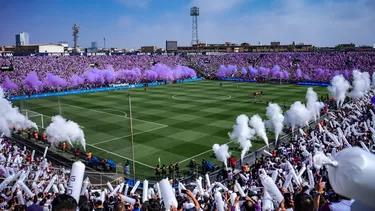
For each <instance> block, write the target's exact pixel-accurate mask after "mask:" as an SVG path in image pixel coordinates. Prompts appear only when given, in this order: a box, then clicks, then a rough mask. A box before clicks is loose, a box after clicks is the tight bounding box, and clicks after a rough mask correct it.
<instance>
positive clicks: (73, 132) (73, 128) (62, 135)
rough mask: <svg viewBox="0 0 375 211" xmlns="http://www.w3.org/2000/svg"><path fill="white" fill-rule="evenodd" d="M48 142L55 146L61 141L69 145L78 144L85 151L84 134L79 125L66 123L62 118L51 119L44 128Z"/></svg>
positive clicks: (70, 122) (71, 122)
mask: <svg viewBox="0 0 375 211" xmlns="http://www.w3.org/2000/svg"><path fill="white" fill-rule="evenodd" d="M46 134H47V137H48V140H49V141H50V142H52V143H53V144H54V145H55V146H56V145H57V144H58V143H60V142H63V141H67V142H68V143H69V144H70V145H73V144H72V143H73V142H79V143H80V144H81V145H82V147H83V149H84V150H86V140H85V134H84V133H83V131H82V129H81V128H80V127H79V125H78V124H77V123H75V122H73V121H70V120H68V121H66V119H64V118H63V117H62V116H59V115H57V116H54V117H52V123H51V124H50V125H49V126H48V127H47V128H46Z"/></svg>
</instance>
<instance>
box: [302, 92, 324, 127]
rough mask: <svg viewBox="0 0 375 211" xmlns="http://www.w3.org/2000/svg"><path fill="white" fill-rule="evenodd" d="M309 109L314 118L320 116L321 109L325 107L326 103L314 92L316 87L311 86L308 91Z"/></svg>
mask: <svg viewBox="0 0 375 211" xmlns="http://www.w3.org/2000/svg"><path fill="white" fill-rule="evenodd" d="M306 100H307V104H306V107H307V109H308V110H309V111H310V112H311V115H312V116H313V117H314V120H316V119H317V118H319V117H320V110H322V109H323V107H324V103H323V102H319V101H318V95H317V94H316V92H314V89H313V88H311V87H309V88H308V89H307V93H306Z"/></svg>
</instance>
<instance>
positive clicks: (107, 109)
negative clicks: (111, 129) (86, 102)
mask: <svg viewBox="0 0 375 211" xmlns="http://www.w3.org/2000/svg"><path fill="white" fill-rule="evenodd" d="M98 110H102V111H115V112H117V113H122V114H123V115H124V117H128V114H127V113H126V112H124V111H121V110H119V109H112V108H101V109H98Z"/></svg>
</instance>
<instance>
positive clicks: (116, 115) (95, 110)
mask: <svg viewBox="0 0 375 211" xmlns="http://www.w3.org/2000/svg"><path fill="white" fill-rule="evenodd" d="M61 105H66V106H70V107H73V108H79V109H83V110H89V111H94V112H98V113H103V114H108V115H112V116H118V117H121V118H127V119H129V118H130V117H124V116H121V115H118V114H112V113H108V112H105V111H100V110H95V109H91V108H84V107H81V106H75V105H70V104H66V103H61ZM132 119H133V120H136V121H140V122H146V123H150V124H154V125H160V126H163V127H168V125H165V124H160V123H156V122H149V121H146V120H141V119H135V118H132Z"/></svg>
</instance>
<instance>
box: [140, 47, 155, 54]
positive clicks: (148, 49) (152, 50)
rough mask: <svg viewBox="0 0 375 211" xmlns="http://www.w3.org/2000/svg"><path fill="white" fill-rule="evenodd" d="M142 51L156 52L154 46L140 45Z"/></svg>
mask: <svg viewBox="0 0 375 211" xmlns="http://www.w3.org/2000/svg"><path fill="white" fill-rule="evenodd" d="M141 52H142V53H153V52H156V46H142V47H141Z"/></svg>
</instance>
